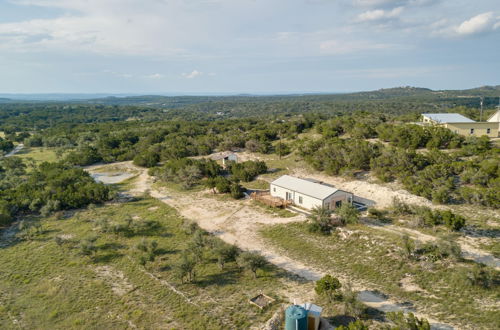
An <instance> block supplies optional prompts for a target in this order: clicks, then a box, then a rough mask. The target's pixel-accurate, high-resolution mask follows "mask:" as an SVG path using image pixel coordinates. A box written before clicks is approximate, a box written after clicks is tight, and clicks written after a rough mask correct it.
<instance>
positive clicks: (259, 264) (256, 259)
mask: <svg viewBox="0 0 500 330" xmlns="http://www.w3.org/2000/svg"><path fill="white" fill-rule="evenodd" d="M237 262H238V265H239V266H240V267H243V268H245V269H248V270H250V271H251V272H252V273H253V275H254V277H255V278H256V277H257V270H259V269H261V268H263V267H264V266H265V265H266V264H267V261H266V259H265V258H264V257H263V256H262V255H260V254H258V253H256V252H243V253H241V254H240V255H239V256H238V258H237Z"/></svg>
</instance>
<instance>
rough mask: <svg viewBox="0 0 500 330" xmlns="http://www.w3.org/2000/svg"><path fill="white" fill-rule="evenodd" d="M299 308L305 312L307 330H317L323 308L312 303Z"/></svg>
mask: <svg viewBox="0 0 500 330" xmlns="http://www.w3.org/2000/svg"><path fill="white" fill-rule="evenodd" d="M299 306H300V307H302V308H304V309H305V310H306V312H307V330H318V329H319V324H320V322H321V312H322V311H323V308H322V307H319V306H318V305H315V304H312V303H305V304H302V305H299Z"/></svg>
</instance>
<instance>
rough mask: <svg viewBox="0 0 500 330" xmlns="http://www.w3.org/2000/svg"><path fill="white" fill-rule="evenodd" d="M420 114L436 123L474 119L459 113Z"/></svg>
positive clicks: (461, 121) (466, 121)
mask: <svg viewBox="0 0 500 330" xmlns="http://www.w3.org/2000/svg"><path fill="white" fill-rule="evenodd" d="M422 116H426V117H427V118H430V119H431V120H432V121H435V122H437V123H474V122H475V121H474V120H472V119H469V118H467V117H465V116H462V115H461V114H459V113H423V114H422Z"/></svg>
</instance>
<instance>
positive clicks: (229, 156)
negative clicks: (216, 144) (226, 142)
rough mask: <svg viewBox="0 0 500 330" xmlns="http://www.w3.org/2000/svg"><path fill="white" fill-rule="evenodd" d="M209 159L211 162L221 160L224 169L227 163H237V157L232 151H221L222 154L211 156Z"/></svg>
mask: <svg viewBox="0 0 500 330" xmlns="http://www.w3.org/2000/svg"><path fill="white" fill-rule="evenodd" d="M210 159H212V160H215V161H217V160H221V161H222V166H223V167H226V166H227V162H236V163H237V162H238V155H236V154H235V153H234V152H232V151H223V152H218V153H216V154H213V155H211V156H210Z"/></svg>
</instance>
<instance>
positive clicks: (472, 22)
mask: <svg viewBox="0 0 500 330" xmlns="http://www.w3.org/2000/svg"><path fill="white" fill-rule="evenodd" d="M497 24H498V23H497ZM497 24H495V23H494V17H493V13H492V12H487V13H482V14H479V15H476V16H474V17H472V18H470V19H468V20H466V21H464V22H463V23H462V24H460V25H459V26H458V27H457V28H456V30H455V31H456V33H457V34H458V35H464V36H467V35H472V34H478V33H482V32H486V31H489V30H492V29H494V27H495V26H496V25H497Z"/></svg>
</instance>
